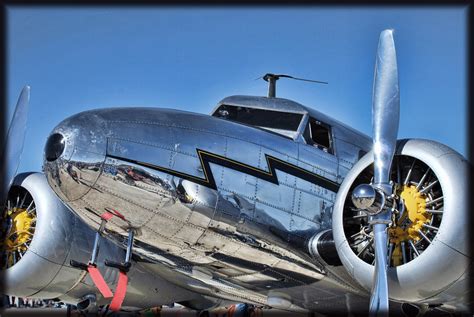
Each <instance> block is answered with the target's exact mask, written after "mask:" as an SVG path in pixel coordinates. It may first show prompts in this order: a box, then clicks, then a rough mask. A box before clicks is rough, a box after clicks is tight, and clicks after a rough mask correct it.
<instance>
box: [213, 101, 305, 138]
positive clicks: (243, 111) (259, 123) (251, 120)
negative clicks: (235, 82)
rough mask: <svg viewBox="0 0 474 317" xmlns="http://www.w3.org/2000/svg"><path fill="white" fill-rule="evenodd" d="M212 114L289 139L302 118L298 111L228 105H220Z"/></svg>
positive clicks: (293, 134) (292, 136) (293, 135)
mask: <svg viewBox="0 0 474 317" xmlns="http://www.w3.org/2000/svg"><path fill="white" fill-rule="evenodd" d="M212 116H213V117H217V118H221V119H224V120H229V121H234V122H238V123H242V124H246V125H250V126H254V127H257V128H262V129H265V130H268V131H271V132H275V133H278V134H280V135H283V136H285V137H288V138H291V139H293V138H294V137H295V136H296V133H297V130H298V127H299V125H300V122H301V120H302V119H303V114H300V113H292V112H282V111H273V110H267V109H256V108H249V107H241V106H229V105H221V106H220V107H219V108H217V109H216V111H215V112H214V113H213V114H212Z"/></svg>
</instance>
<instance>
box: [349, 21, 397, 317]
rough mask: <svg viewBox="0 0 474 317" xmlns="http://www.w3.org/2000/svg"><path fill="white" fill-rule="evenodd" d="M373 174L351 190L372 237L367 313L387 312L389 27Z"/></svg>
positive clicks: (377, 89) (392, 139)
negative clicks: (366, 181)
mask: <svg viewBox="0 0 474 317" xmlns="http://www.w3.org/2000/svg"><path fill="white" fill-rule="evenodd" d="M372 98H373V100H372V130H373V153H374V178H373V182H372V183H371V184H361V185H359V186H357V187H356V188H355V189H354V190H353V192H352V202H353V203H354V205H355V206H356V207H357V208H359V209H362V210H364V211H365V212H366V213H367V214H368V215H369V216H370V220H369V222H370V224H372V225H373V233H374V241H375V272H374V280H373V285H372V294H371V298H370V308H369V310H370V314H371V315H382V316H385V315H387V314H388V308H389V307H388V281H387V251H388V250H387V226H388V225H389V224H390V222H391V215H392V211H391V210H392V209H391V207H392V206H393V195H392V194H393V186H392V183H390V170H391V165H392V161H393V156H394V154H395V147H396V143H397V133H398V122H399V117H400V92H399V86H398V70H397V55H396V52H395V42H394V40H393V30H384V31H382V33H380V38H379V44H378V48H377V58H376V63H375V75H374V86H373V96H372Z"/></svg>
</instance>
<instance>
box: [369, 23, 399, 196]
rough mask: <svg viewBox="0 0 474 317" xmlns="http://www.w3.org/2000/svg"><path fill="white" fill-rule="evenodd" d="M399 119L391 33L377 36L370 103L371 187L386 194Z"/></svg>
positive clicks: (395, 59) (388, 31)
mask: <svg viewBox="0 0 474 317" xmlns="http://www.w3.org/2000/svg"><path fill="white" fill-rule="evenodd" d="M399 117H400V91H399V87H398V70H397V55H396V52H395V42H394V40H393V31H392V30H384V31H382V33H381V34H380V38H379V44H378V49H377V59H376V64H375V78H374V91H373V104H372V127H373V135H374V136H373V138H374V185H375V186H377V185H381V186H378V187H380V188H381V189H382V190H384V191H385V193H386V194H391V193H388V192H387V191H386V188H383V187H386V186H384V185H385V184H388V183H389V180H390V168H391V165H392V160H393V155H394V153H395V146H396V143H397V133H398V122H399Z"/></svg>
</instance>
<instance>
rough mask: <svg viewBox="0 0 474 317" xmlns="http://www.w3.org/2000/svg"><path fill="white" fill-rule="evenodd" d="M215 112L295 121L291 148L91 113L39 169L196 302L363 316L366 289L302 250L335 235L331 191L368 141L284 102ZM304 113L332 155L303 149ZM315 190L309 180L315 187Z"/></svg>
mask: <svg viewBox="0 0 474 317" xmlns="http://www.w3.org/2000/svg"><path fill="white" fill-rule="evenodd" d="M220 104H227V105H241V106H253V107H262V108H264V109H272V110H277V111H282V112H293V113H295V112H296V113H301V114H303V121H302V123H301V126H300V128H299V130H298V133H297V135H296V137H295V138H294V139H289V138H286V137H283V136H280V135H277V134H275V133H271V132H268V131H265V130H263V129H258V128H254V127H250V126H245V125H242V124H238V123H235V122H230V121H226V120H222V119H219V118H215V117H212V116H207V115H202V114H196V113H190V112H183V111H177V110H169V109H159V108H112V109H102V110H93V111H87V112H83V113H80V114H77V115H75V116H73V117H70V118H68V119H66V120H65V121H63V122H62V123H61V124H59V125H58V126H57V127H56V128H55V129H54V131H53V133H60V134H62V135H64V136H65V139H66V146H65V149H64V152H63V153H62V155H61V156H60V157H59V158H58V159H57V160H55V161H45V164H44V170H45V173H46V175H47V177H48V181H49V183H50V185H51V186H52V188H53V190H54V191H55V192H56V193H57V194H58V195H59V197H60V198H61V199H62V200H64V201H65V202H66V203H67V204H68V205H69V206H70V207H71V208H72V209H73V210H74V212H75V213H76V214H77V215H79V216H80V217H81V218H82V219H84V220H85V221H86V222H87V223H88V224H89V225H90V226H92V227H93V228H95V229H97V228H98V227H99V224H100V216H101V214H103V213H104V212H105V211H106V210H107V209H108V210H110V209H114V210H117V211H119V212H120V213H121V214H123V215H124V217H125V220H123V219H121V218H119V217H113V218H112V219H111V220H110V221H109V223H108V224H107V227H106V229H107V234H108V236H109V237H111V238H112V239H115V240H117V241H122V239H123V237H124V236H126V232H127V230H129V229H133V230H135V232H136V241H135V246H134V252H135V253H136V254H138V255H140V256H142V257H143V258H146V259H149V260H152V261H153V262H155V263H159V264H160V265H161V267H162V268H163V269H162V271H163V275H164V276H165V277H167V278H169V279H170V280H172V281H173V282H174V283H176V284H178V285H180V286H182V287H185V288H187V289H189V290H192V291H195V292H199V293H201V294H203V295H207V296H212V297H217V298H222V299H228V300H232V301H237V302H239V301H241V302H249V303H256V304H261V305H269V306H272V307H278V308H283V309H291V310H298V309H313V308H314V307H318V309H319V310H320V311H328V312H330V311H332V310H336V311H340V310H341V307H343V308H344V307H345V308H347V309H356V310H357V309H358V308H359V309H361V310H365V309H366V308H367V303H368V298H367V292H366V291H364V290H363V289H362V288H360V287H359V286H358V285H357V283H355V282H354V281H353V279H352V278H350V276H349V275H348V274H347V273H346V271H345V269H344V268H343V267H342V266H332V265H329V264H328V263H326V262H325V261H324V260H323V258H321V257H319V256H318V255H317V254H316V255H315V254H314V253H310V249H311V245H310V241H311V238H313V237H315V236H317V235H318V234H319V233H321V232H323V231H327V230H328V229H331V228H332V220H331V219H332V210H333V205H334V201H335V198H336V193H337V188H338V186H339V184H340V183H341V182H342V180H343V179H344V177H345V176H346V174H347V173H348V171H349V170H350V169H351V167H352V166H353V165H354V164H355V163H356V162H357V161H358V160H359V158H360V157H361V155H363V154H364V153H365V152H367V151H368V150H369V149H370V145H371V140H370V139H369V138H368V137H367V136H365V135H363V134H361V133H359V132H357V131H355V130H353V129H351V128H349V127H347V126H345V125H343V124H341V123H339V122H336V121H334V120H333V119H331V118H329V117H327V116H325V115H323V114H321V113H319V112H316V111H314V110H312V109H308V108H305V107H303V106H301V105H299V104H297V103H295V102H292V101H290V100H286V99H280V98H261V97H242V96H234V97H229V98H226V99H224V100H223V101H221V103H220ZM309 116H311V117H314V118H317V119H318V120H321V121H323V122H325V123H327V124H329V125H330V126H332V130H331V133H332V141H333V148H334V154H330V153H327V152H324V151H322V150H320V149H318V148H316V147H313V146H311V145H307V144H306V142H305V141H304V138H303V137H302V132H303V129H304V126H306V125H307V122H308V118H309ZM313 179H314V180H315V181H312V180H313Z"/></svg>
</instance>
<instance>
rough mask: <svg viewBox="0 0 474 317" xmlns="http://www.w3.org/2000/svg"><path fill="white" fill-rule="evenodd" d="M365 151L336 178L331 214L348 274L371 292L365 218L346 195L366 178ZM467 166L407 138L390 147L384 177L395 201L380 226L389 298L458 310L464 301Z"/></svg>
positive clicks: (369, 160)
mask: <svg viewBox="0 0 474 317" xmlns="http://www.w3.org/2000/svg"><path fill="white" fill-rule="evenodd" d="M372 164H373V153H372V152H369V153H367V154H366V155H365V156H364V157H363V158H361V159H360V160H359V162H357V163H356V164H355V165H354V167H353V168H352V169H351V171H350V172H349V173H348V175H347V176H346V178H345V179H344V181H343V183H342V185H341V188H340V190H339V192H338V194H337V197H336V203H335V206H334V212H333V235H334V241H335V244H336V249H337V252H338V254H339V257H340V259H341V262H342V263H343V265H344V267H345V268H346V269H347V271H348V272H349V274H351V275H352V277H353V278H354V279H355V280H356V281H357V282H358V283H359V284H360V285H361V286H363V287H364V288H365V289H367V290H368V291H370V290H371V287H372V283H373V276H374V266H373V258H374V257H373V244H372V242H373V240H372V239H373V238H372V237H373V235H372V233H371V227H370V225H369V224H368V216H367V215H366V214H365V213H363V212H362V211H361V210H357V208H355V206H354V205H353V203H352V201H351V192H352V190H353V189H354V188H355V186H357V185H358V184H361V183H370V181H371V177H372V176H373V167H372ZM467 175H468V163H467V161H466V160H465V159H464V158H463V157H462V156H461V155H460V154H459V153H457V152H456V151H454V150H452V149H451V148H449V147H447V146H445V145H442V144H440V143H437V142H434V141H429V140H421V139H410V140H401V141H399V142H398V144H397V151H396V156H395V158H394V161H393V164H392V174H391V179H392V181H393V182H394V183H395V186H396V188H397V189H396V195H398V196H399V197H400V198H401V200H402V201H403V203H402V204H400V205H398V206H396V211H395V213H394V216H393V217H394V218H393V219H392V223H393V224H394V225H393V226H392V227H390V228H389V229H388V234H389V253H388V254H387V257H388V263H389V268H388V280H389V297H390V298H391V299H392V300H395V301H401V302H412V303H426V304H444V305H445V306H451V307H452V308H455V309H465V308H466V306H464V305H466V303H468V302H469V297H468V296H469V294H468V286H469V278H468V275H467V273H468V270H469V262H470V257H469V253H468V248H469V245H468V238H469V234H468V220H469V219H468V209H467V190H468V184H467Z"/></svg>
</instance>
